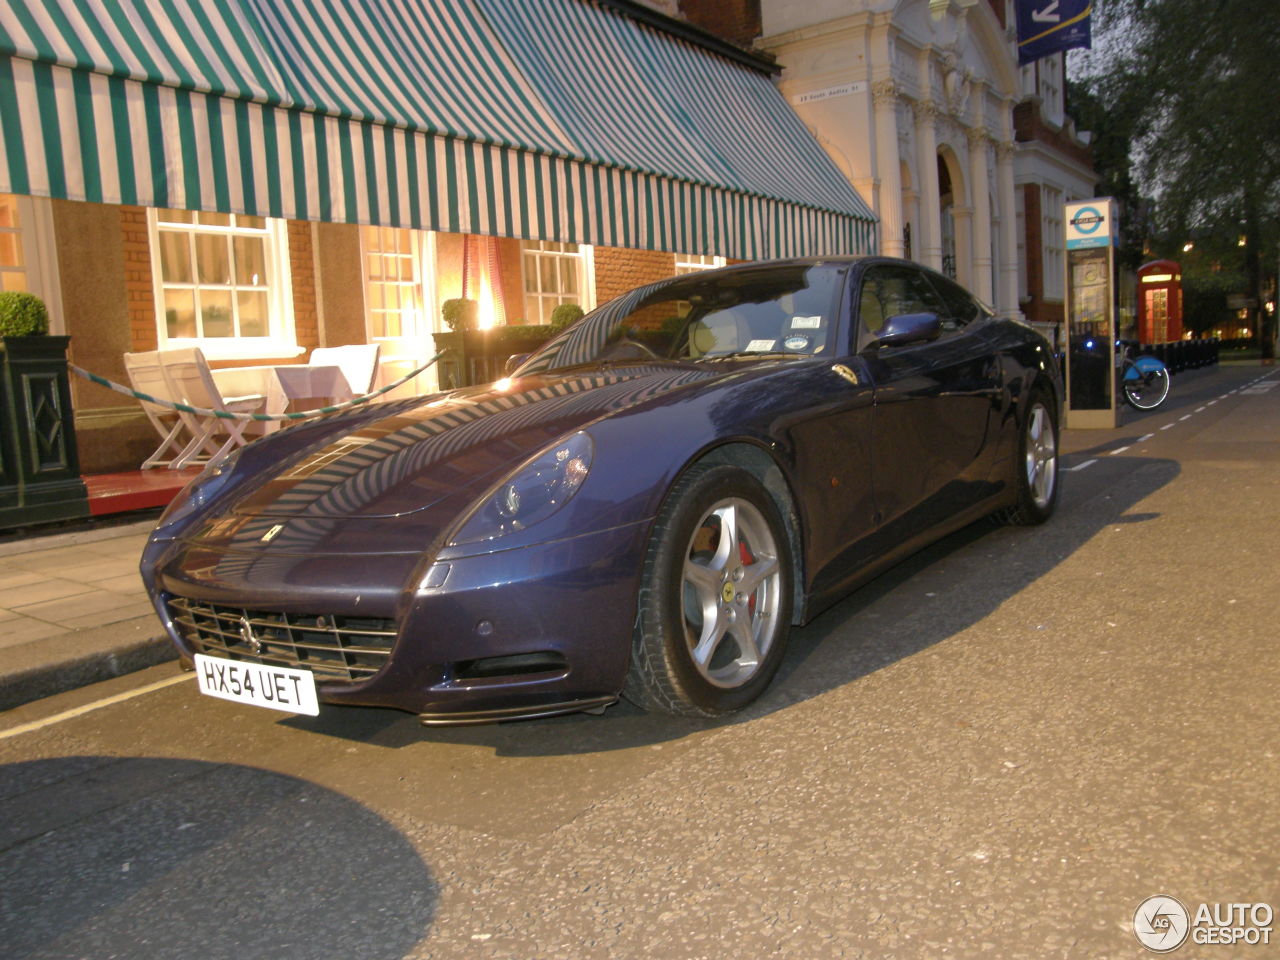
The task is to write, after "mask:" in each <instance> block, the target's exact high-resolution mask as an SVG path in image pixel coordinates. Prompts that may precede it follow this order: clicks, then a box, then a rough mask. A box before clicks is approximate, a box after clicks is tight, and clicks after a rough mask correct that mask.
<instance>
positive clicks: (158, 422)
mask: <svg viewBox="0 0 1280 960" xmlns="http://www.w3.org/2000/svg"><path fill="white" fill-rule="evenodd" d="M124 369H125V373H127V374H128V375H129V385H130V386H131V387H133V389H135V390H137V391H138V392H139V393H145V394H147V395H148V396H151V397H155V398H156V399H157V400H172V399H173V397H171V396H170V395H169V384H168V383H167V382H166V381H165V379H164V374H163V373H162V372H161V370H160V353H159V351H157V350H149V351H146V352H143V353H126V354H125V355H124ZM138 402H139V403H141V404H142V409H143V410H144V411H145V412H146V414H147V419H148V420H150V421H151V425H152V426H153V427H155V428H156V433H158V434H160V436H161V437H162V438H163V439H161V441H160V446H158V447H156V449H155V452H154V453H152V454H151V456H149V457H147V459H146V460H144V461H142V469H143V470H150V469H151V468H152V467H168V466H172V465H173V464H174V463H175V462H176V461H177V460H179V459H181V458H182V456H183V454H185V453H186V447H185V446H184V445H183V443H182V440H181V437H182V428H183V423H182V419H181V418H180V417H179V416H178V414H177V411H175V410H171V409H170V408H168V407H161V406H157V405H156V404H154V403H147V402H146V401H145V400H139V401H138ZM171 451H172V452H171ZM166 454H171V455H169V457H168V459H165V456H166Z"/></svg>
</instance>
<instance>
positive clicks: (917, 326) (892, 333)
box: [872, 313, 942, 347]
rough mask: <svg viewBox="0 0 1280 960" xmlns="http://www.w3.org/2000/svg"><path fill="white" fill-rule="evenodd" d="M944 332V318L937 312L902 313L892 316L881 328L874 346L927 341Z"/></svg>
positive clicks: (899, 345) (895, 345) (901, 344)
mask: <svg viewBox="0 0 1280 960" xmlns="http://www.w3.org/2000/svg"><path fill="white" fill-rule="evenodd" d="M940 333H942V320H941V318H940V317H939V316H938V315H937V314H936V313H900V314H898V315H897V316H896V317H890V318H889V319H888V320H886V321H885V322H884V326H883V327H881V328H880V335H879V336H878V337H876V339H875V341H874V342H873V343H872V346H874V347H901V346H904V345H905V344H908V343H927V342H929V341H930V340H936V339H938V335H939V334H940Z"/></svg>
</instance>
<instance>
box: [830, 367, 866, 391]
mask: <svg viewBox="0 0 1280 960" xmlns="http://www.w3.org/2000/svg"><path fill="white" fill-rule="evenodd" d="M831 372H832V373H834V374H836V375H837V376H840V377H842V378H844V379H845V380H848V381H849V382H850V383H852V384H853V385H854V386H855V387H857V386H861V384H862V381H861V380H859V379H858V375H857V374H856V373H854V372H853V371H852V370H850V369H849V368H848V367H846V366H845V365H844V364H843V363H837V364H835V365H833V366H832V367H831Z"/></svg>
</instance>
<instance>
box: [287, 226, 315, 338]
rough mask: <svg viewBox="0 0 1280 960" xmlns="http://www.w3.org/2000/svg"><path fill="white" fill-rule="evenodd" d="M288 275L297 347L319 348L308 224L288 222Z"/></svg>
mask: <svg viewBox="0 0 1280 960" xmlns="http://www.w3.org/2000/svg"><path fill="white" fill-rule="evenodd" d="M288 234H289V272H290V273H291V274H292V275H293V324H294V330H295V331H296V335H297V337H298V346H300V347H306V348H307V349H308V350H311V349H312V348H313V347H318V346H320V319H319V316H318V314H317V312H316V261H315V256H314V253H313V249H312V245H311V224H310V223H308V222H306V221H305V220H290V221H289V224H288Z"/></svg>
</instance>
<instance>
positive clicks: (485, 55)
mask: <svg viewBox="0 0 1280 960" xmlns="http://www.w3.org/2000/svg"><path fill="white" fill-rule="evenodd" d="M0 192H7V193H22V194H33V195H39V196H52V197H63V198H68V199H75V200H90V201H95V202H103V203H124V204H138V205H142V206H153V207H177V208H190V209H206V210H221V211H228V212H237V213H253V214H258V215H263V216H272V217H285V218H289V219H300V220H325V221H337V222H347V223H379V224H389V225H396V226H406V227H415V228H424V229H433V230H442V231H448V232H466V233H481V234H489V235H497V236H510V237H522V238H538V239H550V240H563V241H573V242H582V243H592V244H603V245H609V246H623V247H635V248H642V249H660V250H673V251H682V252H690V253H719V254H724V255H727V256H732V257H741V258H757V257H766V256H789V255H798V254H816V255H822V254H833V253H856V252H870V251H872V250H873V247H874V242H875V241H874V229H873V228H874V217H873V215H872V214H871V212H870V211H869V209H868V208H867V207H866V205H865V204H864V203H863V202H862V200H861V199H860V198H859V197H858V195H857V194H856V192H855V191H854V190H853V189H852V187H851V186H850V185H849V183H848V182H847V181H846V180H845V179H844V177H843V176H842V175H841V174H840V172H839V171H838V170H837V168H836V167H835V165H834V164H833V163H832V162H831V160H830V159H829V158H828V157H827V156H826V154H825V153H823V151H822V149H821V148H820V147H819V146H818V145H817V143H816V142H815V141H814V139H813V137H812V136H811V135H810V134H809V132H808V131H807V130H806V129H805V128H804V126H803V124H802V123H801V122H800V120H799V118H798V117H796V115H795V114H794V113H793V112H792V110H791V108H790V107H789V105H788V104H787V103H786V102H785V100H783V98H782V97H781V95H780V94H779V93H778V91H777V89H776V88H775V87H774V86H773V83H772V81H771V79H770V78H769V77H768V76H767V75H765V74H764V73H761V72H759V71H756V70H753V69H751V68H750V67H748V66H745V65H743V64H742V63H739V62H737V61H735V60H731V59H729V58H727V57H723V56H720V55H719V54H716V53H714V52H713V51H710V50H707V49H705V48H703V47H700V46H696V45H694V44H692V43H689V42H687V41H685V40H682V39H679V38H677V37H675V36H673V35H670V34H667V33H665V32H662V31H659V30H656V29H654V28H652V27H650V26H647V25H645V24H642V23H640V22H638V21H636V20H633V19H631V18H630V17H627V16H624V15H622V14H621V13H619V12H618V11H617V10H615V9H612V8H609V7H606V6H601V5H598V4H596V3H594V2H591V0H296V2H291V3H289V4H279V3H276V2H273V0H205V2H199V3H197V2H191V3H187V2H181V0H6V2H5V3H4V4H3V5H0Z"/></svg>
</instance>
